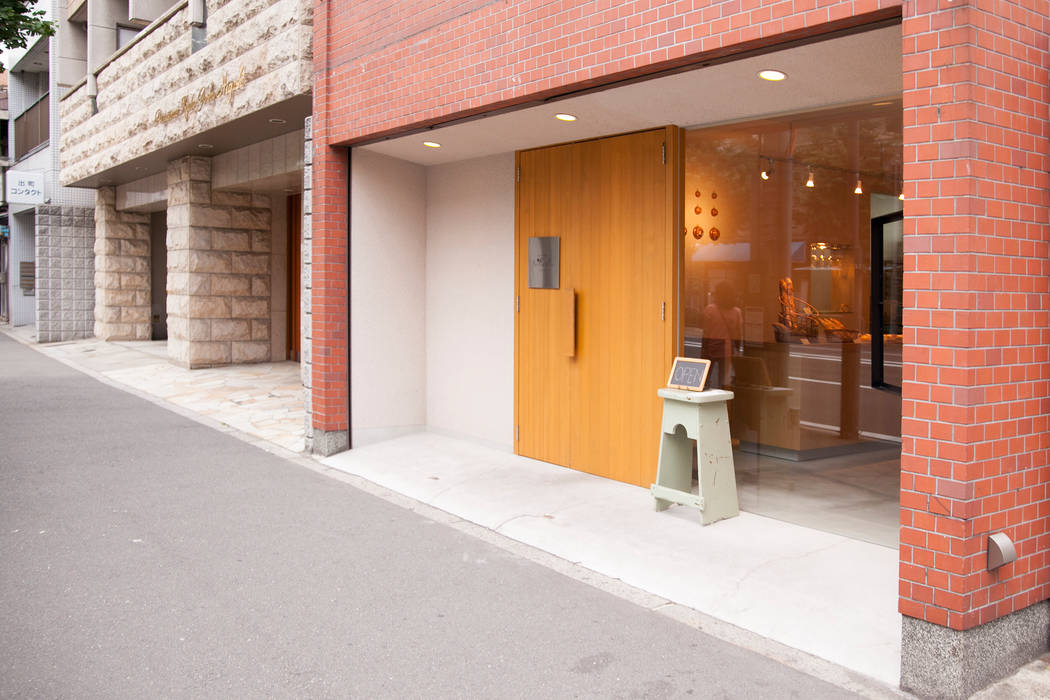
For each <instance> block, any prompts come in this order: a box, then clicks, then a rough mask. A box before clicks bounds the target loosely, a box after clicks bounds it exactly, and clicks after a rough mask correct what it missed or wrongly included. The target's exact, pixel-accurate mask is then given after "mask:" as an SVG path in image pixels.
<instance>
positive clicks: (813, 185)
mask: <svg viewBox="0 0 1050 700" xmlns="http://www.w3.org/2000/svg"><path fill="white" fill-rule="evenodd" d="M806 187H816V184H815V183H814V182H813V169H812V168H810V171H809V179H807V180H806Z"/></svg>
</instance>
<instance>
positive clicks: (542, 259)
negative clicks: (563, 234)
mask: <svg viewBox="0 0 1050 700" xmlns="http://www.w3.org/2000/svg"><path fill="white" fill-rule="evenodd" d="M560 256H561V238H559V237H558V236H530V237H529V289H558V284H559V279H558V270H559V267H560Z"/></svg>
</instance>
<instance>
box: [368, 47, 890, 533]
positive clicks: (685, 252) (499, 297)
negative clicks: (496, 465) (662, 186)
mask: <svg viewBox="0 0 1050 700" xmlns="http://www.w3.org/2000/svg"><path fill="white" fill-rule="evenodd" d="M900 57H901V51H900V28H899V27H887V28H882V29H877V30H873V31H869V32H864V33H858V34H852V35H849V36H844V37H839V38H835V39H830V40H826V41H822V42H819V43H813V44H809V45H805V46H799V47H794V48H790V49H785V50H782V51H778V52H775V53H771V54H766V55H763V56H752V57H747V58H741V59H739V60H734V61H728V62H725V63H720V64H717V65H713V66H710V67H707V68H704V69H700V70H695V71H689V72H681V73H677V74H674V75H668V76H663V77H659V78H655V79H650V80H646V81H641V82H635V83H632V84H629V85H624V86H620V87H616V88H611V89H607V90H604V91H599V92H592V93H587V94H581V95H576V96H570V97H567V98H564V99H560V100H558V101H557V102H552V103H549V104H540V105H535V106H526V107H524V108H522V109H518V110H514V111H508V112H505V113H501V114H498V115H495V116H490V117H484V118H480V119H473V120H469V121H464V122H460V123H453V124H449V125H444V126H439V127H435V128H432V129H428V130H427V131H425V132H421V133H416V134H408V135H404V136H399V137H396V138H390V139H386V140H383V141H377V142H375V143H367V144H362V145H358V146H356V147H354V148H353V149H352V150H351V154H350V189H351V193H350V202H351V204H350V210H351V213H350V218H351V221H350V249H351V255H350V271H349V285H350V300H351V301H350V304H351V308H350V356H351V363H350V367H351V377H350V391H351V396H350V401H351V440H352V445H353V446H355V447H360V446H363V445H366V444H371V443H375V442H378V441H382V440H386V439H389V438H394V437H397V436H401V435H405V434H409V433H413V432H421V431H432V432H438V433H444V434H446V435H451V436H455V437H460V438H465V439H467V440H470V441H473V442H480V443H484V444H487V445H489V446H494V447H497V448H498V449H501V450H505V451H515V450H516V447H515V446H516V445H517V444H518V440H517V439H516V435H515V433H516V421H515V402H516V401H518V400H520V397H521V394H522V392H521V384H520V383H521V382H529V381H532V380H530V378H529V377H524V376H521V375H520V374H519V376H518V379H517V381H518V382H519V385H518V387H517V388H516V387H515V361H516V355H515V353H516V352H518V353H520V352H521V347H520V346H516V345H515V343H516V342H521V341H520V339H518V340H516V337H515V332H514V324H515V315H516V314H517V313H519V312H518V311H517V310H516V309H517V308H518V306H517V305H518V304H519V303H520V299H519V298H518V297H520V296H521V295H520V293H517V292H516V289H515V283H514V278H515V260H516V257H515V248H514V240H515V227H516V218H515V217H516V211H520V206H519V208H518V209H516V206H515V189H516V187H518V186H519V184H518V182H517V181H516V180H517V173H516V172H515V156H514V154H515V153H516V152H522V151H527V150H529V149H537V148H544V147H548V146H551V145H554V144H563V143H572V142H580V141H584V140H587V139H596V138H604V137H609V136H613V135H617V134H625V133H631V132H639V131H642V130H646V129H653V128H657V127H663V126H666V125H674V126H677V127H680V128H681V131H680V132H679V133H680V134H681V141H682V142H683V143H684V147H683V149H682V151H681V152H680V154H679V153H678V152H677V151H674V150H672V151H670V152H669V153H667V154H665V157H669V158H671V159H674V158H676V157H677V158H680V159H681V164H682V168H681V174H682V181H681V183H680V185H681V192H680V195H679V198H678V201H677V203H675V204H673V208H674V210H675V213H676V216H677V217H678V218H679V221H678V222H677V224H676V225H675V226H674V228H673V230H672V231H669V232H668V235H671V236H675V237H676V238H677V239H678V240H680V241H681V247H680V248H679V251H680V252H679V255H680V256H681V261H680V275H681V277H680V279H679V281H678V284H677V286H678V293H677V297H676V298H675V299H674V300H673V301H672V302H671V303H670V304H669V308H668V310H667V317H668V319H669V322H671V323H674V321H675V319H678V318H680V321H679V323H678V325H677V327H676V328H675V331H674V334H675V342H676V343H677V344H678V345H679V350H678V354H683V355H687V356H689V355H692V356H697V355H700V354H701V353H702V352H704V350H703V345H704V343H703V338H702V333H701V332H698V330H699V329H700V328H701V327H702V323H699V322H698V319H700V318H701V317H702V315H703V313H704V311H705V309H707V308H708V307H709V306H710V305H711V304H712V302H713V295H714V291H715V287H716V286H717V282H718V281H726V280H729V279H730V277H732V278H733V283H734V285H735V286H736V287H737V293H738V294H739V295H740V297H741V299H740V301H739V302H738V303H737V304H736V305H737V306H739V308H740V316H741V326H742V328H741V332H740V336H741V337H740V338H739V339H738V340H739V344H740V346H739V347H738V348H737V350H735V351H734V352H733V353H732V355H731V356H732V358H733V360H732V362H733V368H732V374H731V375H729V377H728V378H729V379H730V381H732V382H735V385H733V386H732V390H734V391H735V393H736V398H735V399H734V402H733V403H732V404H731V421H732V422H733V424H734V431H733V437H734V443H735V446H736V450H735V455H736V457H735V459H736V464H737V479H738V488H739V493H740V503H741V508H742V510H745V511H750V512H753V513H757V514H760V515H765V516H768V517H772V518H776V519H780V520H785V521H788V522H791V523H795V524H799V525H804V526H806V527H811V528H816V529H822V530H826V531H829V532H834V533H837V534H842V535H845V536H847V537H851V538H857V539H861V540H865V541H869V542H874V543H878V544H882V545H885V546H888V547H895V546H896V545H897V530H898V527H899V515H898V509H899V469H900V463H899V445H900V395H899V393H895V392H894V391H893V390H892V387H893V385H896V386H898V387H899V385H900V380H899V378H900V371H901V366H900V334H901V329H900V328H899V318H897V320H896V321H894V323H896V324H897V325H896V326H893V327H890V326H887V327H886V328H885V329H884V331H883V332H881V333H880V334H879V335H880V337H882V338H883V340H884V342H883V343H882V345H881V352H882V370H883V380H884V384H885V385H887V386H880V387H872V386H871V377H872V367H871V363H872V358H873V352H874V350H875V348H874V347H873V345H874V343H872V342H870V340H869V339H868V338H866V337H864V336H870V335H871V333H872V328H871V325H872V324H871V314H870V313H869V312H868V311H867V309H868V308H869V307H870V306H871V273H870V266H871V254H872V250H871V236H872V234H871V222H872V221H873V220H874V219H875V218H877V215H883V214H887V213H892V211H893V210H894V209H897V210H899V205H900V201H899V200H898V199H897V195H898V194H899V192H900V185H901V177H902V174H901V170H900V162H901V146H900V125H899V119H900V114H901V103H900V95H901V58H900ZM873 66H878V67H879V68H877V69H874V70H873V68H872V67H873ZM769 67H776V68H777V69H779V70H782V71H783V72H785V73H786V74H787V76H788V77H787V80H785V81H782V82H781V83H769V82H764V81H761V80H759V79H758V78H757V74H758V72H759V71H760V70H763V69H765V68H769ZM859 76H863V79H862V80H861V79H859ZM724 95H732V96H733V97H732V99H713V98H714V96H724ZM639 105H644V108H639V107H638V106H639ZM559 113H562V114H569V115H573V116H575V117H576V120H575V121H562V120H559V119H556V118H555V115H556V114H559ZM872 119H874V120H875V121H878V120H880V119H881V120H882V121H881V122H879V123H880V124H881V126H880V127H879V128H877V129H874V130H873V129H872V127H871V123H872ZM876 132H877V133H876ZM872 138H874V139H875V141H873V142H870V143H869V141H871V139H872ZM698 139H699V141H698ZM734 139H736V142H734ZM701 141H702V142H703V143H706V144H707V145H706V146H704V145H702V144H701V145H699V146H698V144H700V143H701ZM425 142H431V143H436V144H440V146H439V147H433V146H427V145H425ZM691 144H692V145H691ZM705 148H707V149H708V150H707V151H706V152H705V150H704V149H705ZM698 149H699V150H698ZM691 153H692V154H693V155H690V154H691ZM698 154H700V155H698ZM700 163H703V164H704V168H706V169H707V170H706V171H705V172H700V171H699V169H698V164H700ZM763 171H765V173H766V175H767V176H768V179H765V178H763V175H762V173H763ZM811 171H812V174H813V176H814V177H815V179H816V180H817V182H816V183H814V184H815V186H814V187H812V188H809V187H807V185H806V183H807V180H809V178H810V174H811ZM858 180H860V181H861V182H860V183H859V186H860V188H861V190H862V193H861V194H854V189H855V188H856V187H857V186H858V182H857V181H858ZM760 187H765V188H767V192H768V191H771V190H777V191H779V192H780V196H779V197H776V198H774V199H773V200H768V198H766V196H765V195H762V197H759V196H758V195H757V194H756V193H759V192H760V190H759V188H760ZM789 191H791V192H793V193H794V194H792V197H794V198H795V199H793V198H792V197H788V196H787V193H788V192H789ZM696 192H700V196H699V197H697V196H696ZM831 192H836V193H837V194H835V196H834V198H832V199H828V197H830V195H829V193H831ZM818 193H819V194H818ZM519 195H520V193H519ZM712 195H717V199H715V198H714V197H712ZM806 196H808V199H802V198H803V197H806ZM591 206H596V207H598V208H599V209H600V207H601V206H602V205H601V203H600V202H599V203H598V204H597V205H591ZM696 208H699V209H700V212H699V213H696V212H695V209H696ZM715 209H717V210H718V211H717V214H715V213H714V210H715ZM599 214H600V211H598V210H596V211H595V212H594V216H595V217H597V216H598V215H599ZM847 224H848V225H847ZM694 227H700V228H701V229H703V234H702V236H701V237H700V238H696V237H694ZM712 229H717V230H718V232H717V239H716V240H712V238H713V237H712V235H711V231H712ZM537 235H538V234H537ZM821 245H823V247H821ZM821 254H823V255H825V260H824V261H821V260H820V255H821ZM832 256H834V261H835V262H834V264H832V263H831V257H832ZM891 258H892V256H891ZM899 262H900V260H899V258H896V259H890V264H891V265H895V264H899ZM887 275H888V276H887ZM894 275H897V276H896V277H894ZM882 276H883V277H885V281H886V282H887V284H889V283H891V282H892V283H893V284H897V285H899V281H900V280H899V270H896V271H894V270H888V269H887V270H884V275H882ZM716 278H718V279H716ZM785 278H790V279H791V281H792V283H793V284H794V285H795V288H794V297H793V298H794V299H796V300H797V302H795V303H793V304H792V308H791V310H790V311H791V313H790V314H788V315H789V316H790V315H792V314H794V315H796V316H797V315H799V314H801V316H802V317H793V318H792V319H790V320H792V322H793V323H789V324H784V323H782V320H784V319H781V318H779V317H780V316H781V315H782V307H783V302H782V299H781V297H782V295H781V290H780V283H781V281H782V280H784V279H785ZM520 289H521V288H520V287H519V290H520ZM897 302H899V298H895V299H894V303H897ZM884 313H889V312H888V311H887V310H886V309H884ZM891 315H892V314H891ZM807 324H809V325H810V326H813V325H814V324H815V325H818V326H819V328H816V329H813V328H812V327H809V328H802V326H806V325H807ZM891 325H892V324H891ZM811 331H812V334H810V332H811ZM674 354H676V353H673V352H672V353H669V356H668V357H667V365H668V368H669V367H670V363H671V360H672V359H673V356H674ZM519 371H520V365H519ZM611 379H615V378H611ZM844 380H845V381H846V384H847V385H848V386H849V388H848V390H847V391H845V392H843V391H842V390H841V386H842V385H843V381H844ZM536 381H542V380H536ZM656 388H658V387H657V386H653V394H654V396H655V391H656ZM539 391H540V393H543V392H545V391H549V392H552V393H555V394H556V393H557V392H560V391H566V387H564V386H559V385H558V384H557V382H554V383H551V385H550V386H546V385H544V386H542V387H540V390H539ZM519 411H520V406H519ZM518 422H520V420H519V421H518ZM658 437H659V436H657V435H653V436H652V440H653V442H654V444H655V442H656V441H657V440H658ZM652 468H653V470H654V473H655V450H654V460H653V465H652Z"/></svg>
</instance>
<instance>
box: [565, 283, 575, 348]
mask: <svg viewBox="0 0 1050 700" xmlns="http://www.w3.org/2000/svg"><path fill="white" fill-rule="evenodd" d="M562 313H563V315H564V317H565V325H564V328H565V341H564V342H565V346H564V347H565V354H566V356H568V357H576V290H575V289H574V288H572V287H566V288H564V289H563V290H562Z"/></svg>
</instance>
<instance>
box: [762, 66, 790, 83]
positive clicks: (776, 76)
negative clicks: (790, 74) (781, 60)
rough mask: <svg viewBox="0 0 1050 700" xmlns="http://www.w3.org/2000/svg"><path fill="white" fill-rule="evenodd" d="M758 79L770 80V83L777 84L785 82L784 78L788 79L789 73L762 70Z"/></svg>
mask: <svg viewBox="0 0 1050 700" xmlns="http://www.w3.org/2000/svg"><path fill="white" fill-rule="evenodd" d="M758 77H759V78H762V80H769V81H772V82H774V83H775V82H779V81H781V80H783V79H784V78H786V77H787V73H784V72H783V71H779V70H771V69H767V70H760V71H759V72H758Z"/></svg>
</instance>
